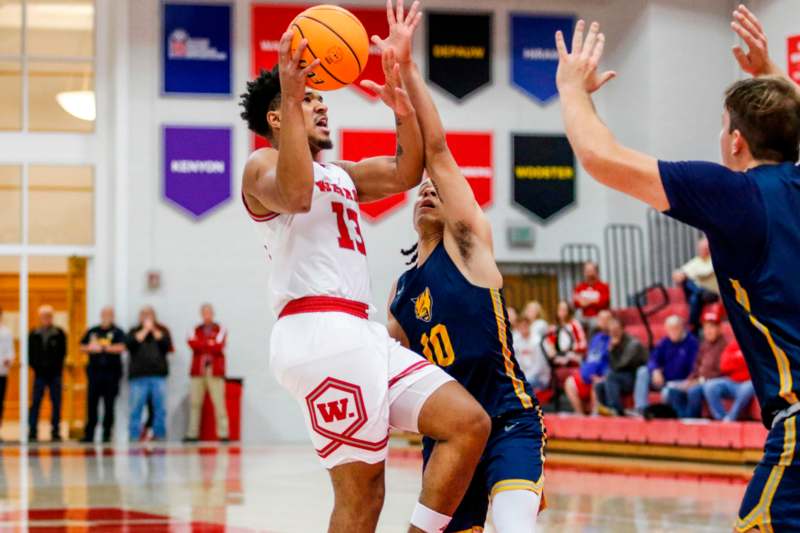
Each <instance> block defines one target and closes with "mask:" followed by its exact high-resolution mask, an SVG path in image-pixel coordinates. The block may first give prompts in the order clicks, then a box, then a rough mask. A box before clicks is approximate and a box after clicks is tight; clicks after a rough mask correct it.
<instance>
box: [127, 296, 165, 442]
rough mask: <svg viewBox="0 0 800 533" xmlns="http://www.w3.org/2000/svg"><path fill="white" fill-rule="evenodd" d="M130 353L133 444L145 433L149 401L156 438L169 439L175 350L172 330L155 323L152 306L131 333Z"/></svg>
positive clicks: (129, 428) (141, 316) (129, 425)
mask: <svg viewBox="0 0 800 533" xmlns="http://www.w3.org/2000/svg"><path fill="white" fill-rule="evenodd" d="M127 345H128V352H129V353H130V367H129V368H128V377H129V379H130V386H131V387H130V408H131V413H130V421H129V424H128V435H129V437H130V440H131V441H132V442H135V441H137V440H139V436H140V434H141V431H142V411H143V410H144V406H145V404H146V403H147V401H148V400H151V401H152V408H153V439H154V440H165V439H166V438H167V411H166V396H167V375H168V374H169V363H168V361H167V354H168V353H169V352H171V351H172V339H171V338H170V335H169V331H168V330H167V329H166V328H165V327H164V326H162V325H161V324H159V323H158V322H157V320H156V313H155V311H154V310H153V308H152V307H150V306H146V307H144V308H142V310H141V312H140V313H139V324H138V325H137V326H134V327H133V328H132V329H131V330H130V332H129V333H128V342H127Z"/></svg>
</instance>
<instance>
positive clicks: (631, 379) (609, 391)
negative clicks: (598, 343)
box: [594, 317, 648, 415]
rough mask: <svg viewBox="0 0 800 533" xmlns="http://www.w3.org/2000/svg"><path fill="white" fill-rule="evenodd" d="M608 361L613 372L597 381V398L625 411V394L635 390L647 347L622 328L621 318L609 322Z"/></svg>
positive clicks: (617, 411) (610, 406) (619, 412)
mask: <svg viewBox="0 0 800 533" xmlns="http://www.w3.org/2000/svg"><path fill="white" fill-rule="evenodd" d="M608 334H609V337H610V340H609V343H608V364H609V368H610V370H609V372H608V375H607V376H606V378H605V379H604V380H603V381H600V382H597V383H595V386H594V390H595V393H596V394H597V400H598V402H600V403H601V404H602V405H604V406H608V407H609V408H610V409H611V410H612V411H614V412H615V413H616V414H617V415H621V414H623V409H622V395H623V394H629V393H631V392H633V385H634V383H635V382H636V369H637V368H639V367H640V366H642V365H645V364H647V356H648V354H647V348H645V347H644V346H642V343H640V342H639V341H638V340H637V339H635V338H633V337H631V336H630V335H628V334H627V333H625V330H624V329H623V327H622V322H620V320H619V318H616V317H613V318H612V319H611V321H610V322H609V326H608Z"/></svg>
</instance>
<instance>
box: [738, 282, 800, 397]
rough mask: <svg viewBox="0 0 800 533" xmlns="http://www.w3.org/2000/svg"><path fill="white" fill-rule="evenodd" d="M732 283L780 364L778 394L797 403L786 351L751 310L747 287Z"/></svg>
mask: <svg viewBox="0 0 800 533" xmlns="http://www.w3.org/2000/svg"><path fill="white" fill-rule="evenodd" d="M731 285H733V290H734V292H735V293H736V301H737V302H738V303H739V305H741V306H742V307H743V308H744V310H745V311H747V314H748V317H749V318H750V322H751V323H752V324H753V325H754V326H755V327H756V329H757V330H758V331H760V332H761V334H762V335H764V337H765V338H766V339H767V344H769V347H770V350H772V355H773V356H775V363H776V364H777V366H778V377H779V379H780V389H779V391H778V395H779V396H780V397H781V398H783V399H784V400H786V401H787V402H788V403H790V404H795V403H797V402H798V401H800V400H798V399H797V395H796V394H795V393H794V391H793V390H792V388H793V387H794V384H793V383H792V369H791V367H790V364H789V358H788V357H787V356H786V352H784V351H783V350H782V349H781V348H780V347H779V346H778V345H777V344H776V343H775V339H773V338H772V333H771V332H770V331H769V328H768V327H767V326H765V325H764V324H762V323H761V321H760V320H758V319H757V318H756V317H755V316H754V315H753V313H752V312H751V311H750V297H749V296H748V295H747V291H746V290H745V288H744V287H742V286H741V284H740V283H739V281H738V280H735V279H731Z"/></svg>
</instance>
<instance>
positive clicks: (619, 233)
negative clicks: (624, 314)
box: [603, 224, 647, 307]
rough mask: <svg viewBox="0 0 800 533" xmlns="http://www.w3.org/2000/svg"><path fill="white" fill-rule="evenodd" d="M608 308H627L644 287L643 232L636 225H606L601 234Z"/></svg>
mask: <svg viewBox="0 0 800 533" xmlns="http://www.w3.org/2000/svg"><path fill="white" fill-rule="evenodd" d="M603 244H604V247H605V250H604V255H605V257H606V267H605V272H606V277H607V278H608V283H609V285H610V289H611V306H612V307H627V306H629V305H631V304H630V303H629V302H630V300H631V298H632V297H633V296H634V295H635V294H636V293H638V292H639V291H641V290H642V289H644V287H645V286H646V285H647V279H646V277H647V276H646V271H645V257H646V252H645V246H644V232H643V231H642V228H641V227H640V226H637V225H636V224H609V225H608V226H606V228H605V231H604V232H603Z"/></svg>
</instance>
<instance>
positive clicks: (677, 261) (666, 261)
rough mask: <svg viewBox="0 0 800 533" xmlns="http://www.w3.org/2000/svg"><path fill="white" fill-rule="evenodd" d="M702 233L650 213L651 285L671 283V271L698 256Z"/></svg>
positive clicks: (648, 238) (648, 214) (671, 219)
mask: <svg viewBox="0 0 800 533" xmlns="http://www.w3.org/2000/svg"><path fill="white" fill-rule="evenodd" d="M701 236H702V232H701V231H700V230H698V229H696V228H693V227H691V226H689V225H687V224H684V223H683V222H680V221H678V220H675V219H674V218H670V217H668V216H666V215H663V214H661V213H659V212H658V211H656V210H655V209H649V210H648V211H647V240H648V242H649V245H650V246H649V248H650V261H649V263H650V283H651V284H653V283H663V284H664V285H667V286H669V285H671V284H672V272H673V271H675V270H676V269H678V268H679V267H680V266H681V265H683V264H685V263H686V262H687V261H689V260H690V259H691V258H692V257H694V255H695V246H696V244H697V241H698V240H699V239H700V237H701Z"/></svg>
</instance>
